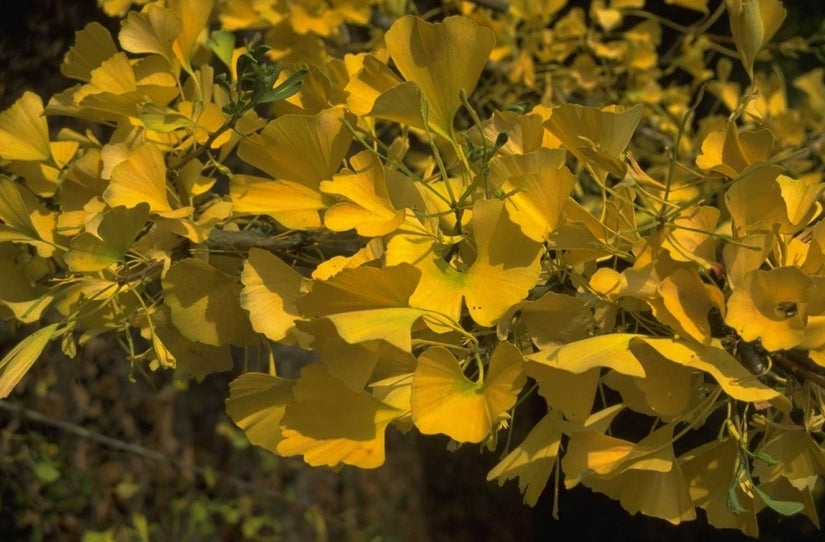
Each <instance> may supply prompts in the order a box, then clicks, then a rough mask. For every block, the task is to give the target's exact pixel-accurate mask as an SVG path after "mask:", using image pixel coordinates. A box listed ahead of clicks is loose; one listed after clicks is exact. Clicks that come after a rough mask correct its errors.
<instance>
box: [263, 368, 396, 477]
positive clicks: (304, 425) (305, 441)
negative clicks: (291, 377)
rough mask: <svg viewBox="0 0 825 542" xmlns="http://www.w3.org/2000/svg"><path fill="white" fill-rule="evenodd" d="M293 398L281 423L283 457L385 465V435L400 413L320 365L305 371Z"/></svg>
mask: <svg viewBox="0 0 825 542" xmlns="http://www.w3.org/2000/svg"><path fill="white" fill-rule="evenodd" d="M292 395H293V401H292V402H290V403H289V404H287V406H286V414H284V417H283V418H282V420H281V422H282V425H283V430H282V434H283V437H284V438H283V440H281V441H280V442H279V443H278V445H277V451H278V453H279V454H281V455H285V456H290V455H297V454H300V455H303V456H304V461H305V462H306V463H308V464H309V465H313V466H318V465H327V466H329V467H337V466H339V465H341V464H346V465H355V466H357V467H361V468H363V469H373V468H377V467H380V466H381V465H382V464H383V463H384V433H385V431H386V429H387V426H388V425H389V424H390V422H392V421H393V420H395V419H396V418H398V417H400V416H401V415H402V414H403V411H402V410H399V409H397V408H394V407H392V406H390V405H388V404H386V403H383V402H382V401H379V400H378V399H376V398H375V397H373V396H372V395H370V394H368V393H366V392H364V391H361V392H354V391H352V390H351V389H350V388H348V387H347V386H346V384H344V383H343V382H342V381H340V380H338V379H337V378H334V377H333V376H332V375H330V374H329V372H328V371H327V369H326V368H325V367H323V366H321V365H308V366H306V367H304V369H303V370H302V371H301V378H299V379H298V381H297V382H296V383H295V385H294V386H293V388H292Z"/></svg>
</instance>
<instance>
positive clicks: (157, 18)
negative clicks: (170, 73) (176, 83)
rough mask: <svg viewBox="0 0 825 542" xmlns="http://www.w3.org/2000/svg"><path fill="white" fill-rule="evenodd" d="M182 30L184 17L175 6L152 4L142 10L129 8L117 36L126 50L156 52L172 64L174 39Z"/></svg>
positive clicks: (131, 51)
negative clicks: (181, 18)
mask: <svg viewBox="0 0 825 542" xmlns="http://www.w3.org/2000/svg"><path fill="white" fill-rule="evenodd" d="M180 31H181V21H180V19H179V18H178V17H177V16H176V15H175V14H174V12H172V10H170V9H167V8H165V7H163V6H160V5H157V4H150V5H148V6H146V7H145V8H144V10H143V11H142V12H137V11H130V12H129V14H128V15H127V16H126V19H125V20H124V21H123V22H122V24H121V29H120V34H119V35H118V39H119V41H120V45H121V46H122V47H123V49H124V50H125V51H129V52H130V53H155V54H158V55H160V56H162V57H163V58H165V59H166V61H167V62H169V63H170V64H171V63H172V61H173V59H174V58H175V56H174V53H173V52H172V43H173V42H174V41H175V38H176V37H177V36H178V34H179V33H180Z"/></svg>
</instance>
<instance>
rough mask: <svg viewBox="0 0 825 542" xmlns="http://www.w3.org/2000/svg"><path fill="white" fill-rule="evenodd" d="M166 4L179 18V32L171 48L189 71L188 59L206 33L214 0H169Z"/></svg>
mask: <svg viewBox="0 0 825 542" xmlns="http://www.w3.org/2000/svg"><path fill="white" fill-rule="evenodd" d="M167 4H168V6H169V9H170V10H172V12H173V13H174V14H175V15H176V16H177V17H178V19H179V20H180V32H178V33H177V37H176V38H175V42H174V44H173V45H172V49H173V51H174V53H175V55H176V56H177V57H178V59H179V60H180V61H181V64H182V65H183V66H184V67H188V68H189V69H188V70H187V71H190V72H191V71H192V69H191V67H190V60H191V58H192V55H193V54H194V53H195V50H196V47H197V46H198V44H199V41H200V40H201V39H202V37H203V36H204V35H205V34H206V30H207V26H208V24H209V17H210V16H211V15H212V8H213V7H214V5H215V1H214V0H169V1H168V2H167Z"/></svg>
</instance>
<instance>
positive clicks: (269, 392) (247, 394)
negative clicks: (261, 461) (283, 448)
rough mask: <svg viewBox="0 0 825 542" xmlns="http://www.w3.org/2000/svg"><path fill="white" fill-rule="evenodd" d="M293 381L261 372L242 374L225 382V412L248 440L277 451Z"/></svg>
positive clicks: (281, 438)
mask: <svg viewBox="0 0 825 542" xmlns="http://www.w3.org/2000/svg"><path fill="white" fill-rule="evenodd" d="M294 385H295V381H294V380H286V379H284V378H278V377H277V376H272V375H268V374H264V373H244V374H242V375H241V376H239V377H238V378H236V379H235V380H233V381H232V382H231V383H230V384H229V398H228V399H227V400H226V413H227V414H229V417H230V418H232V421H233V422H235V424H236V425H237V426H238V427H240V428H241V429H243V430H244V432H245V433H246V436H247V438H249V442H251V443H252V444H255V445H256V446H261V447H262V448H266V449H267V450H269V451H270V452H272V453H277V448H278V443H280V442H281V441H282V440H283V438H284V437H283V434H282V433H281V418H283V416H284V412H285V410H286V404H287V403H288V402H289V401H291V400H292V388H293V386H294Z"/></svg>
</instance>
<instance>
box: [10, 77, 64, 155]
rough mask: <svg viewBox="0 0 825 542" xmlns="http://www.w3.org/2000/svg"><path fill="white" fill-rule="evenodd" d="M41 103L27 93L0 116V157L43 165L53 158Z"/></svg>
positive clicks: (30, 93) (36, 96) (31, 93)
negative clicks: (36, 162) (41, 163)
mask: <svg viewBox="0 0 825 542" xmlns="http://www.w3.org/2000/svg"><path fill="white" fill-rule="evenodd" d="M43 112H44V109H43V100H41V99H40V96H38V95H37V94H35V93H34V92H30V91H26V92H24V93H23V96H21V97H20V98H19V99H18V100H17V101H16V102H14V104H12V106H11V107H10V108H8V109H6V110H5V111H3V112H2V113H0V157H2V158H5V159H6V160H31V161H38V162H42V161H45V160H48V159H49V157H50V156H51V155H52V151H51V147H50V146H49V126H48V124H47V123H46V117H45V115H44V114H43Z"/></svg>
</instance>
